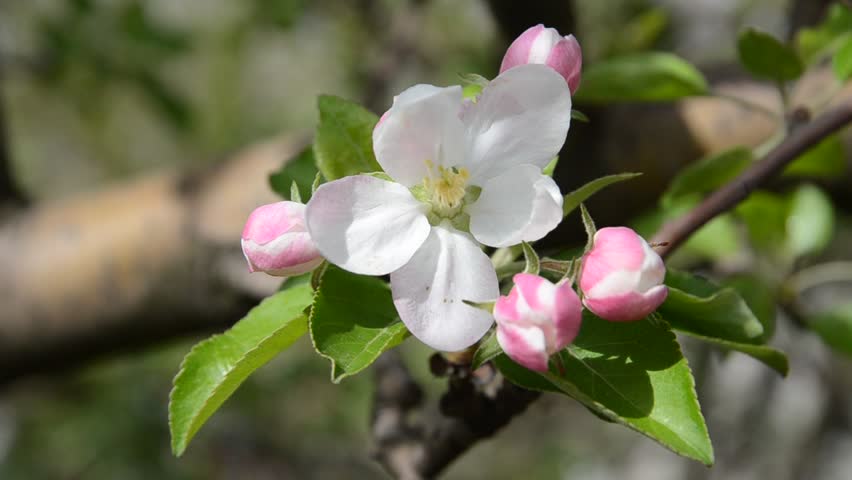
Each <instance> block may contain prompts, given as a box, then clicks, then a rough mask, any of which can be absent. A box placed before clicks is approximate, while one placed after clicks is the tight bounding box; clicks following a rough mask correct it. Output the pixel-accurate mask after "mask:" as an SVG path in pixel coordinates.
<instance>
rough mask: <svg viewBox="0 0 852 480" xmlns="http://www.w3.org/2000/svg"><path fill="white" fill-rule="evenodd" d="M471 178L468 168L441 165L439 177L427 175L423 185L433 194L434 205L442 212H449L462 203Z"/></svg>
mask: <svg viewBox="0 0 852 480" xmlns="http://www.w3.org/2000/svg"><path fill="white" fill-rule="evenodd" d="M430 163H431V162H430V161H429V160H427V161H426V164H427V165H429V164H430ZM430 170H431V168H430ZM469 178H470V172H469V171H468V170H467V169H466V168H460V169H456V168H455V167H453V168H444V167H440V166H439V167H438V178H432V177H427V178H426V179H424V180H423V186H424V187H426V190H427V191H428V192H429V193H430V194H431V195H430V196H431V197H432V205H433V207H436V208H437V209H438V210H439V211H441V212H447V211H450V210H454V209H456V208H458V207H459V206H460V205H461V203H462V200H463V199H464V195H465V186H466V185H467V180H468V179H469Z"/></svg>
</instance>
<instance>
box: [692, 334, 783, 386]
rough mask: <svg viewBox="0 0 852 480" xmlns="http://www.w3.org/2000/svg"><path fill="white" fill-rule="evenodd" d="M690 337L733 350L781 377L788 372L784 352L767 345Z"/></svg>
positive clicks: (694, 335) (699, 336) (695, 335)
mask: <svg viewBox="0 0 852 480" xmlns="http://www.w3.org/2000/svg"><path fill="white" fill-rule="evenodd" d="M689 336H690V337H693V338H696V339H698V340H702V341H705V342H707V343H711V344H714V345H716V346H719V347H722V348H724V349H727V350H735V351H737V352H740V353H745V354H746V355H748V356H750V357H752V358H754V359H756V360H759V361H761V362H763V363H764V364H765V365H767V366H768V367H770V368H772V369H773V370H775V371H776V372H778V373H779V374H780V375H781V376H783V377H786V376H787V374H788V373H789V372H790V365H789V362H788V360H787V355H784V352H781V351H779V350H776V349H774V348H772V347H769V346H767V345H754V344H751V343H739V342H730V341H727V340H723V339H721V338H716V337H705V336H703V335H698V334H694V333H690V334H689Z"/></svg>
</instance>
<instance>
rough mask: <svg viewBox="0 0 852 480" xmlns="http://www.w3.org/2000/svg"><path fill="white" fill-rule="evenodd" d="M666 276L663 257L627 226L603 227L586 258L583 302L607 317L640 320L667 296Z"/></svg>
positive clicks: (581, 277) (583, 270)
mask: <svg viewBox="0 0 852 480" xmlns="http://www.w3.org/2000/svg"><path fill="white" fill-rule="evenodd" d="M665 276H666V267H665V265H664V264H663V259H662V258H660V256H659V255H658V254H657V252H655V251H654V250H653V249H651V246H650V245H648V242H646V241H645V240H644V239H643V238H642V237H640V236H639V235H638V234H637V233H636V232H634V231H633V230H631V229H629V228H627V227H607V228H602V229H600V230H598V231H597V233H595V237H594V242H593V247H592V249H591V250H589V252H588V253H586V255H585V256H584V257H583V267H582V269H581V271H580V289H581V290H582V292H583V303H584V304H585V305H586V308H588V309H589V310H591V311H592V312H593V313H594V314H595V315H597V316H599V317H601V318H603V319H605V320H611V321H615V322H624V321H631V320H639V319H641V318H644V317H646V316H647V315H649V314H650V313H651V312H653V311H654V310H656V309H657V307H659V306H660V304H661V303H663V301H664V300H665V299H666V295H668V289H667V288H666V286H665V285H663V280H664V279H665Z"/></svg>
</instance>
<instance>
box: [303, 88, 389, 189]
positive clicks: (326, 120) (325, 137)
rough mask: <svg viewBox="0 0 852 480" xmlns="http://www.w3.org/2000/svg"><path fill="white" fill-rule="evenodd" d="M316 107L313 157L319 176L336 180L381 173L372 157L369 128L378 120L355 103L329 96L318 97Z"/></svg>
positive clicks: (370, 130)
mask: <svg viewBox="0 0 852 480" xmlns="http://www.w3.org/2000/svg"><path fill="white" fill-rule="evenodd" d="M318 106H319V116H320V122H319V125H318V126H317V135H316V139H315V140H314V154H315V155H316V159H317V166H318V167H319V170H320V171H321V172H322V174H323V176H324V177H325V178H326V179H328V180H337V179H338V178H343V177H345V176H348V175H356V174H359V173H367V172H376V171H381V170H382V167H381V166H380V165H379V163H378V162H377V161H376V157H375V155H374V154H373V128H374V127H375V126H376V123H378V121H379V117H377V116H376V115H375V114H374V113H372V112H370V111H369V110H367V109H365V108H364V107H362V106H360V105H358V104H357V103H355V102H351V101H349V100H344V99H342V98H340V97H335V96H333V95H320V97H319V100H318ZM311 178H313V177H311Z"/></svg>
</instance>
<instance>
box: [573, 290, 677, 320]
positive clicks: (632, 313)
mask: <svg viewBox="0 0 852 480" xmlns="http://www.w3.org/2000/svg"><path fill="white" fill-rule="evenodd" d="M668 294H669V289H668V288H667V287H666V286H665V285H657V286H656V287H654V288H651V289H650V290H648V291H647V292H644V293H638V292H627V293H623V294H620V295H613V296H609V297H603V298H592V297H586V298H584V299H583V303H584V304H585V305H586V307H587V308H588V309H589V310H591V311H592V313H594V314H595V315H597V316H599V317H601V318H603V319H606V320H609V321H611V322H632V321H635V320H641V319H643V318H645V317H647V316H648V315H650V314H651V312H653V311H654V310H656V309H657V307H659V306H660V305H662V303H663V302H664V301H665V300H666V297H667V296H668Z"/></svg>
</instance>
